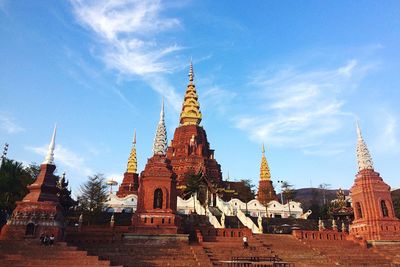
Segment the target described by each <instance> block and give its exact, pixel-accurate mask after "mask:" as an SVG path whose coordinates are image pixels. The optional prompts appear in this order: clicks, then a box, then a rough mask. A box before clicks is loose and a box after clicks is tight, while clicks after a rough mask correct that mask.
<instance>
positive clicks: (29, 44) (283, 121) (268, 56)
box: [0, 0, 400, 191]
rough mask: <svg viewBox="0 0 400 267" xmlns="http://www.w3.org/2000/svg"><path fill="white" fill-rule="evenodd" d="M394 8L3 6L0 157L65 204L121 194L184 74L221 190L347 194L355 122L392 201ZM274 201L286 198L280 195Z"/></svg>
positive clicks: (174, 116) (301, 4)
mask: <svg viewBox="0 0 400 267" xmlns="http://www.w3.org/2000/svg"><path fill="white" fill-rule="evenodd" d="M399 29H400V4H399V2H398V1H385V2H378V1H363V2H362V4H360V3H359V2H357V1H323V2H321V1H292V2H285V3H281V2H279V1H252V2H251V3H250V2H248V1H242V2H235V4H233V3H232V1H165V2H164V1H153V0H148V1H131V0H119V1H106V0H98V1H86V0H71V1H50V0H48V1H45V0H43V1H18V0H17V1H10V0H0V58H1V60H0V95H1V101H0V143H4V142H8V143H9V144H10V148H9V157H10V158H13V159H16V160H19V161H23V162H25V163H30V162H37V163H40V162H42V161H43V158H44V153H45V151H46V147H47V145H48V142H49V141H50V136H51V133H52V128H53V126H54V124H55V123H57V125H58V136H57V140H56V143H57V149H56V153H55V162H56V164H57V170H58V172H59V173H61V172H63V171H66V173H67V177H69V179H70V181H71V185H72V188H73V189H76V188H77V187H78V186H79V184H81V183H83V182H84V181H85V180H86V177H87V175H91V174H94V173H98V172H100V173H104V174H105V175H106V176H107V177H114V178H117V179H120V178H119V177H121V176H122V174H123V172H124V171H125V169H126V162H127V158H128V156H129V152H130V149H131V140H132V135H133V131H134V129H136V131H137V142H138V143H137V153H138V162H139V170H142V169H143V167H144V165H145V163H146V160H147V158H148V157H150V156H151V153H152V152H151V148H152V142H153V138H154V133H155V129H156V124H157V122H158V116H159V110H160V105H161V99H162V97H164V98H165V100H166V123H167V130H168V137H169V139H171V138H172V136H173V132H174V129H175V127H177V125H178V122H179V112H180V109H181V103H182V101H183V94H184V92H185V89H186V85H187V82H188V77H187V73H188V65H189V61H190V59H191V58H192V59H193V63H194V71H195V83H196V87H197V91H198V94H199V101H200V105H201V110H202V113H203V121H202V125H203V126H204V127H205V129H206V131H207V135H208V140H209V142H210V144H211V147H212V148H214V149H215V150H216V153H215V156H216V159H217V160H218V162H219V163H220V164H221V167H222V171H223V176H224V177H227V176H228V172H229V176H230V179H231V180H234V179H242V178H246V179H247V178H249V179H252V180H253V182H254V183H255V184H258V176H259V166H260V160H261V144H262V143H265V146H266V156H267V159H268V163H269V166H270V169H271V174H272V177H273V180H274V181H277V180H287V181H289V182H290V183H292V184H294V185H295V187H297V188H300V187H309V186H310V185H312V186H318V185H319V184H321V183H328V184H331V187H332V188H337V187H344V188H349V187H350V186H351V185H352V183H353V180H354V175H355V174H356V171H357V167H356V156H355V145H356V131H355V120H356V119H359V121H360V124H361V128H362V131H363V135H364V138H365V140H366V142H367V144H368V146H369V149H370V151H371V154H372V157H373V159H374V164H375V169H376V170H377V171H378V172H380V173H381V175H382V177H383V178H384V180H385V181H386V182H387V183H389V184H390V185H391V186H392V187H395V188H396V187H399V186H400V183H399V178H398V169H397V164H398V161H399V156H400V146H399V144H400V139H399V138H400V133H399V128H398V120H399V114H400V110H399V105H398V102H399V100H400V90H399V84H400V75H399V69H400V68H399V67H400V53H399V52H398V51H399V48H400V34H399ZM278 191H279V190H278Z"/></svg>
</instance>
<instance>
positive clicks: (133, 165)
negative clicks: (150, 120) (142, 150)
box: [126, 130, 137, 173]
mask: <svg viewBox="0 0 400 267" xmlns="http://www.w3.org/2000/svg"><path fill="white" fill-rule="evenodd" d="M126 172H127V173H136V172H137V159H136V130H135V133H134V134H133V142H132V150H131V154H130V155H129V159H128V167H127V169H126Z"/></svg>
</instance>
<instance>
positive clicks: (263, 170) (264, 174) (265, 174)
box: [260, 144, 271, 181]
mask: <svg viewBox="0 0 400 267" xmlns="http://www.w3.org/2000/svg"><path fill="white" fill-rule="evenodd" d="M260 180H261V181H266V180H268V181H269V180H271V173H270V172H269V167H268V162H267V158H266V157H265V149H264V144H263V145H262V157H261V167H260Z"/></svg>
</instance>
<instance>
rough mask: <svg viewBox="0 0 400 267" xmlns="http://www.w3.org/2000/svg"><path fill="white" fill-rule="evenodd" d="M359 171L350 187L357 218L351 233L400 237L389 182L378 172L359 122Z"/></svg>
mask: <svg viewBox="0 0 400 267" xmlns="http://www.w3.org/2000/svg"><path fill="white" fill-rule="evenodd" d="M357 163H358V173H357V175H356V179H355V180H354V184H353V186H352V187H351V189H350V196H351V198H352V203H353V209H354V221H353V224H352V225H351V228H350V233H351V234H352V235H353V236H355V237H357V238H362V239H364V240H367V241H382V240H400V220H399V219H397V218H396V216H395V214H394V208H393V201H392V196H391V194H390V186H389V185H387V184H386V183H385V182H384V181H383V179H382V178H381V177H380V175H379V173H378V172H375V170H374V166H373V162H372V157H371V155H370V153H369V150H368V147H367V145H366V143H365V141H364V139H363V137H362V134H361V130H360V127H359V125H358V123H357Z"/></svg>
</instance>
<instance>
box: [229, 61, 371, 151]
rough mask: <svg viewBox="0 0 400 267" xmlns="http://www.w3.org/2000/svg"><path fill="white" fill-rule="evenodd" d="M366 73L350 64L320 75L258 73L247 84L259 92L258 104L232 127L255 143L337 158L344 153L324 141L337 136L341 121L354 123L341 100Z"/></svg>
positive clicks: (313, 72) (311, 72)
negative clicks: (241, 131)
mask: <svg viewBox="0 0 400 267" xmlns="http://www.w3.org/2000/svg"><path fill="white" fill-rule="evenodd" d="M370 67H371V66H367V65H366V66H361V65H360V64H359V63H358V61H357V60H350V61H349V62H348V63H347V64H345V65H343V66H339V67H336V68H330V69H324V70H321V69H317V70H315V69H314V70H307V71H299V70H296V69H294V68H285V69H282V70H279V71H275V72H263V73H258V74H257V75H255V77H254V78H252V81H251V83H250V86H251V87H261V88H264V89H263V90H261V92H258V94H257V97H258V99H256V100H255V101H256V103H258V104H257V105H256V106H255V107H251V108H250V109H251V112H248V114H245V115H241V116H238V117H236V118H235V119H236V121H235V123H236V127H237V128H239V129H241V130H243V131H246V132H247V133H248V134H249V136H250V138H251V139H252V140H254V141H257V142H262V141H263V142H266V143H267V144H270V145H277V146H290V147H295V148H299V149H301V150H302V151H303V153H305V154H308V155H320V154H323V153H326V154H338V153H341V152H342V151H343V147H332V146H329V145H328V144H327V143H326V142H325V141H324V140H325V138H326V137H327V136H329V134H331V133H334V132H337V131H339V130H340V129H341V128H342V126H343V124H344V123H345V120H346V119H351V120H353V118H354V116H353V115H352V114H351V113H350V112H347V111H346V110H345V108H344V104H345V103H346V101H345V99H346V98H345V96H344V95H345V93H346V92H348V91H349V90H352V89H354V88H357V85H358V82H359V81H360V79H361V78H362V77H363V76H364V75H365V74H366V72H367V71H368V70H369V69H370ZM251 91H254V90H251ZM251 113H256V114H257V115H253V114H251Z"/></svg>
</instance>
